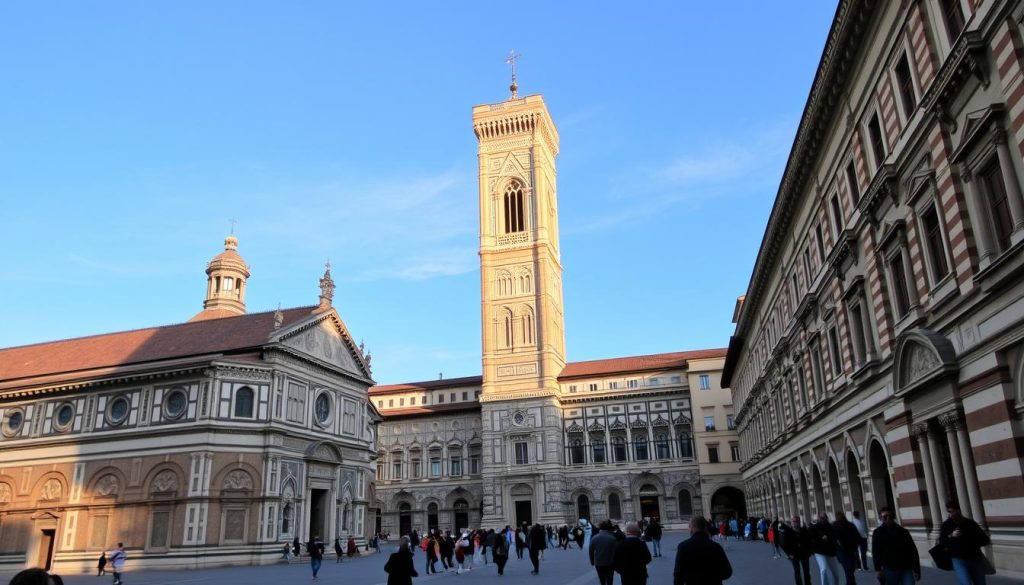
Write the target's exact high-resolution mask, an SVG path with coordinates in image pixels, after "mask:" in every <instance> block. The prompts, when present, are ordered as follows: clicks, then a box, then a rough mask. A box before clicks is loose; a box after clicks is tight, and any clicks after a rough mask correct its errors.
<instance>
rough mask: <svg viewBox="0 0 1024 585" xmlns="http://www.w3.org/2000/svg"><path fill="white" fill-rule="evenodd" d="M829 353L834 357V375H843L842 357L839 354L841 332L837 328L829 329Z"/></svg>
mask: <svg viewBox="0 0 1024 585" xmlns="http://www.w3.org/2000/svg"><path fill="white" fill-rule="evenodd" d="M828 353H829V354H830V355H831V356H832V375H833V376H838V375H839V374H842V373H843V361H842V355H841V354H840V353H839V332H838V331H837V330H836V326H835V325H833V326H831V327H829V328H828Z"/></svg>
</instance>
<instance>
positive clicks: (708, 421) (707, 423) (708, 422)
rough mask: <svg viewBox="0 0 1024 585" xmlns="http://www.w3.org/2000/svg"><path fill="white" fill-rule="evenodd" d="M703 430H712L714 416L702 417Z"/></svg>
mask: <svg viewBox="0 0 1024 585" xmlns="http://www.w3.org/2000/svg"><path fill="white" fill-rule="evenodd" d="M704 430H705V431H713V430H715V417H714V416H705V417H704Z"/></svg>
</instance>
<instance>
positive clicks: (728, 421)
mask: <svg viewBox="0 0 1024 585" xmlns="http://www.w3.org/2000/svg"><path fill="white" fill-rule="evenodd" d="M725 427H726V428H727V429H729V430H730V431H735V430H736V421H735V420H734V419H733V416H732V415H731V414H727V415H725Z"/></svg>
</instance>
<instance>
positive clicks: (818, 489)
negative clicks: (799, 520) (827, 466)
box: [811, 464, 825, 520]
mask: <svg viewBox="0 0 1024 585" xmlns="http://www.w3.org/2000/svg"><path fill="white" fill-rule="evenodd" d="M811 467H813V469H812V470H811V482H812V484H813V487H814V515H815V516H817V515H818V514H821V513H822V512H824V511H825V488H824V487H823V486H822V485H821V471H819V470H818V465H817V464H812V465H811ZM812 520H813V518H812Z"/></svg>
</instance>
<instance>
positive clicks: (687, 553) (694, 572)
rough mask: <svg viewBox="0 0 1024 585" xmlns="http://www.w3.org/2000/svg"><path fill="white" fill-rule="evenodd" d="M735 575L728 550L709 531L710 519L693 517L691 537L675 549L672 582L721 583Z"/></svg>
mask: <svg viewBox="0 0 1024 585" xmlns="http://www.w3.org/2000/svg"><path fill="white" fill-rule="evenodd" d="M731 576H732V565H731V564H730V563H729V557H727V556H726V555H725V550H724V549H723V548H722V546H721V545H719V544H718V543H717V542H715V541H713V540H711V535H710V534H708V521H707V520H705V519H704V518H701V517H700V516H695V517H693V518H691V519H690V538H687V539H686V540H684V541H683V542H680V543H679V546H678V547H677V548H676V566H675V569H674V570H673V572H672V583H673V585H722V581H725V580H726V579H728V578H729V577H731Z"/></svg>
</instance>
